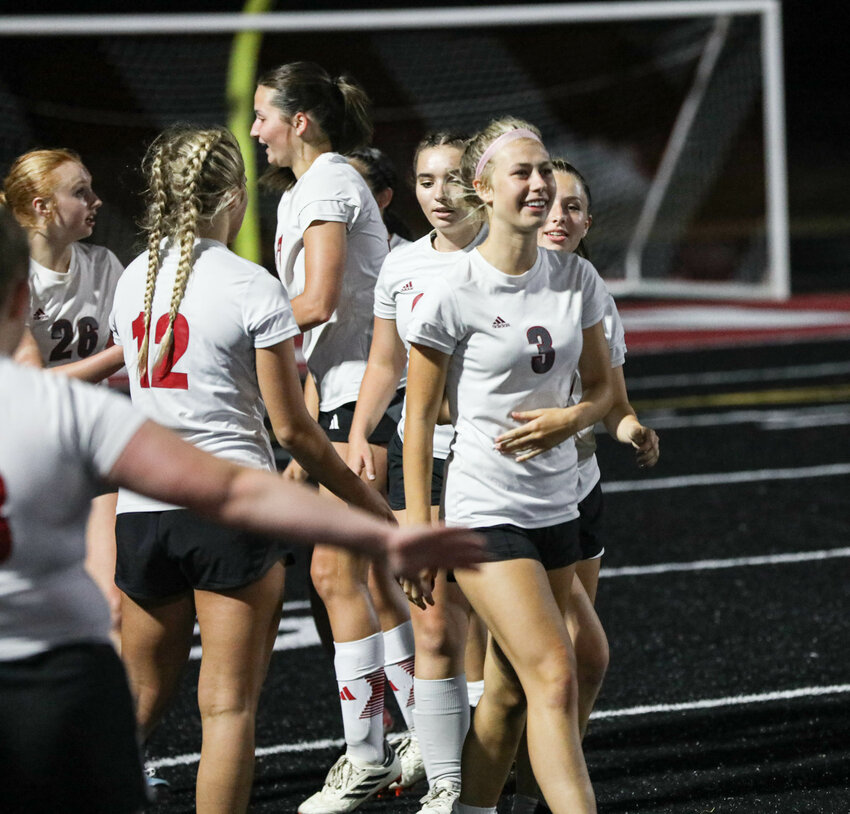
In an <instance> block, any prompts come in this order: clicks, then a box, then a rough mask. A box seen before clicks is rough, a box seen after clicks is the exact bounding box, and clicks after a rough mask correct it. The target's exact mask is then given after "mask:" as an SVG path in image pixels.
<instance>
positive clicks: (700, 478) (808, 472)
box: [602, 463, 850, 494]
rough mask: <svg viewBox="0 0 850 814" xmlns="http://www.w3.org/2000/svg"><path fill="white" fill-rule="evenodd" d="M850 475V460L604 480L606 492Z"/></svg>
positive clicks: (603, 489) (643, 490)
mask: <svg viewBox="0 0 850 814" xmlns="http://www.w3.org/2000/svg"><path fill="white" fill-rule="evenodd" d="M839 475H850V463H838V464H826V465H825V466H801V467H797V468H786V469H753V470H750V471H745V472H716V473H707V474H705V475H679V476H677V477H672V478H652V480H645V481H638V480H621V481H608V482H607V483H606V482H605V481H604V480H603V481H602V491H603V492H604V493H605V494H613V493H615V492H648V491H655V490H658V489H681V488H683V487H685V486H721V485H724V484H730V483H755V482H757V481H763V480H799V479H801V478H832V477H836V476H839Z"/></svg>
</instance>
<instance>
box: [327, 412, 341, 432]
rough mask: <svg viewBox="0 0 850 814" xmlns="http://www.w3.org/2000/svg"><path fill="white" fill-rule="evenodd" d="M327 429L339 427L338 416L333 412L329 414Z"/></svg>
mask: <svg viewBox="0 0 850 814" xmlns="http://www.w3.org/2000/svg"><path fill="white" fill-rule="evenodd" d="M328 429H329V430H338V429H339V416H338V415H337V414H336V413H334V414H333V415H332V416H331V423H330V424H329V425H328Z"/></svg>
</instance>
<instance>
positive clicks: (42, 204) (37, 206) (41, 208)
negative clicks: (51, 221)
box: [32, 198, 51, 218]
mask: <svg viewBox="0 0 850 814" xmlns="http://www.w3.org/2000/svg"><path fill="white" fill-rule="evenodd" d="M32 210H33V212H35V214H36V216H37V217H40V218H49V217H50V214H51V208H50V198H33V199H32Z"/></svg>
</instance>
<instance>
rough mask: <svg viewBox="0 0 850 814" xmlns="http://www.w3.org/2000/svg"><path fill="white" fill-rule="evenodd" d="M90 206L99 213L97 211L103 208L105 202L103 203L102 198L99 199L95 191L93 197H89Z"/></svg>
mask: <svg viewBox="0 0 850 814" xmlns="http://www.w3.org/2000/svg"><path fill="white" fill-rule="evenodd" d="M89 206H90V207H91V209H92V211H94V212H97V210H98V209H100V207H101V206H103V201H101V200H100V198H98V197H97V194H96V193H95V192H94V191H93V190H92V193H91V195H90V196H89Z"/></svg>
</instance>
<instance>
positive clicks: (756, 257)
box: [0, 0, 790, 299]
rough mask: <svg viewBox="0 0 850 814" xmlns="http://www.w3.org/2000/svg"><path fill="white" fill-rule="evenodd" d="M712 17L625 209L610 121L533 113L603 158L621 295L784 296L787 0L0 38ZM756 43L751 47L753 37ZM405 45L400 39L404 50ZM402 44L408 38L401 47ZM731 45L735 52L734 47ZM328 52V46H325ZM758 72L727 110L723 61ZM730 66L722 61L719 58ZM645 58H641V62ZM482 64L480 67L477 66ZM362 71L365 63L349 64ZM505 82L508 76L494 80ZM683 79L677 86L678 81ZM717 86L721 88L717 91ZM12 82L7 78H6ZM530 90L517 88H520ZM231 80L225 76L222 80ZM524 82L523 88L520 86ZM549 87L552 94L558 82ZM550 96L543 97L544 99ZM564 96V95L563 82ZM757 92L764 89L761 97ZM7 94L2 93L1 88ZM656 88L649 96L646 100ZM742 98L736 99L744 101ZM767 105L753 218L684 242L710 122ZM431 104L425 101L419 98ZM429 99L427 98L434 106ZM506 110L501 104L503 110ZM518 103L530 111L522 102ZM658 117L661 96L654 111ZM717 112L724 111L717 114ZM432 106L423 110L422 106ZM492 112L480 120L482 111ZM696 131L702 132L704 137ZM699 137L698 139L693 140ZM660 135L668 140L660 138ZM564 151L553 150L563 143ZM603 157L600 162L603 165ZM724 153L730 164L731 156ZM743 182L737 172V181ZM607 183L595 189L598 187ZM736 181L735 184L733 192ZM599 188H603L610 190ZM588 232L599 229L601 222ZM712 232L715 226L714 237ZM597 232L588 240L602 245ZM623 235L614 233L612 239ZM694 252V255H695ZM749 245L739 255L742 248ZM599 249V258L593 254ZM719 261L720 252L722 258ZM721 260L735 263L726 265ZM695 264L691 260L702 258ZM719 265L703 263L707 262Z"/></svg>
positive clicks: (111, 27) (110, 19) (222, 22)
mask: <svg viewBox="0 0 850 814" xmlns="http://www.w3.org/2000/svg"><path fill="white" fill-rule="evenodd" d="M742 18H747V19H755V20H757V23H758V24H757V34H755V35H754V37H753V42H754V45H752V46H751V47H752V48H754V49H756V50H755V51H754V54H755V59H756V61H755V62H752V63H747V64H746V65H745V66H743V67H742V65H743V63H741V64H739V65H738V66H737V67H735V66H734V65H733V66H731V67H728V69H727V68H724V67H723V64H724V60H725V61H726V62H727V63H728V62H729V60H730V59H731V58H732V57H734V52H735V51H736V49H740V48H741V47H742V46H740V45H739V44H738V43H737V41H734V42H733V41H732V40H731V39H730V29H731V26H732V25H733V23H735V22H736V21H738V20H739V19H742ZM695 19H700V20H703V21H705V23H706V25H705V29H704V31H703V30H702V29H701V30H700V31H699V32H698V38H699V39H698V40H695V41H697V42H698V43H699V44H698V45H697V46H693V45H691V46H689V48H690V50H691V51H693V52H694V63H693V67H692V68H690V67H689V68H688V69H687V71H686V72H683V73H682V76H686V77H687V81H686V82H685V81H680V80H679V78H678V75H677V80H676V83H675V84H676V88H677V91H680V92H681V96H680V100H679V101H678V102H677V105H678V109H677V110H676V111H675V115H672V121H671V125H672V126H671V127H670V128H669V129H668V131H667V132H666V134H665V135H664V137H663V138H658V139H657V140H658V141H659V143H660V145H661V146H660V150H659V154H658V156H656V157H654V158H653V159H652V161H651V162H645V163H651V166H649V167H648V168H645V169H646V172H645V175H644V176H643V177H642V179H641V184H640V191H639V193H638V192H637V191H635V190H633V198H634V200H633V201H632V202H631V204H630V209H629V210H628V212H625V210H624V213H623V214H622V215H617V216H615V215H614V214H612V215H611V216H610V217H605V212H606V207H609V206H610V205H611V201H610V198H611V197H612V196H613V194H614V191H616V187H617V183H618V181H617V178H616V177H615V176H613V175H612V176H611V178H610V179H606V178H602V183H601V184H597V180H596V179H597V177H602V173H604V172H605V171H606V165H607V164H610V163H611V162H610V160H609V159H610V154H601V155H597V156H596V159H594V157H593V155H592V153H593V150H594V149H595V150H596V151H597V153H598V151H599V150H600V149H604V148H600V147H599V145H600V144H603V143H604V142H605V134H604V133H602V132H600V133H594V134H592V136H591V137H590V138H586V139H585V142H586V143H585V144H584V146H581V145H579V146H576V148H575V152H573V143H572V142H571V140H570V134H565V133H561V132H557V129H556V127H555V125H554V124H550V125H548V126H547V122H546V120H545V118H544V121H538V120H537V118H535V117H534V116H533V115H532V116H527V117H528V118H530V119H531V120H532V121H534V122H535V123H536V124H539V125H540V126H541V129H542V130H543V132H544V137H545V139H546V141H547V144H548V143H550V139H551V144H552V146H553V147H555V146H557V151H558V152H559V154H566V155H567V157H568V158H572V156H573V155H579V156H581V157H582V161H581V162H579V161H578V160H576V161H575V162H574V163H577V164H579V165H580V168H581V169H582V170H583V171H584V168H585V167H593V168H594V169H593V170H591V171H588V172H587V173H585V174H587V175H588V176H589V180H590V181H591V186H592V187H594V191H595V192H597V196H596V197H597V200H595V201H594V215H595V216H596V217H595V226H594V230H597V231H598V232H599V234H600V238H599V256H600V261H599V262H598V263H597V265H599V266H600V271H602V273H603V274H604V276H605V277H606V280H607V282H608V284H609V287H610V288H611V290H612V292H613V293H615V294H628V295H638V296H658V297H705V298H709V297H714V298H753V299H784V298H787V297H788V296H789V294H790V272H789V250H788V215H787V180H786V159H785V121H784V116H785V114H784V88H783V67H782V37H781V7H780V3H779V2H778V0H693V2H680V1H679V0H670V2H593V3H570V4H566V3H564V4H551V5H550V4H530V5H515V6H490V7H484V6H480V7H449V8H443V7H439V8H433V9H416V10H412V9H396V10H383V11H374V10H373V11H369V10H351V11H327V12H267V13H262V14H239V13H192V14H179V13H177V14H165V15H163V14H158V15H153V14H104V15H73V16H69V15H63V16H49V15H38V16H28V15H16V16H0V41H2V40H3V39H5V38H14V37H18V38H35V37H38V38H44V37H77V36H89V37H91V36H105V37H110V38H112V37H137V38H138V37H152V36H156V35H171V36H174V35H179V36H189V35H211V34H235V33H238V32H245V31H253V32H263V33H264V34H265V35H269V36H271V35H275V34H293V33H318V32H328V33H331V32H337V33H338V32H362V36H367V33H366V32H368V34H369V35H371V34H376V33H378V32H416V31H421V32H433V31H435V30H442V31H467V32H470V31H471V32H479V31H482V30H485V29H486V30H489V29H493V30H501V31H504V30H506V29H519V28H524V27H533V26H546V27H553V26H560V27H563V29H564V31H567V30H570V31H573V30H575V28H576V27H578V26H591V25H593V24H600V23H612V22H622V23H624V24H629V23H649V22H652V21H673V20H683V21H686V20H695ZM747 47H750V46H747ZM396 50H397V51H399V49H396ZM401 51H402V52H403V49H401ZM730 53H731V55H732V57H730ZM317 61H320V62H321V57H317ZM753 65H755V66H756V67H757V69H758V71H759V72H760V76H759V77H758V80H757V87H756V86H754V87H753V88H748V89H747V90H746V95H747V99H746V100H741V101H740V102H730V104H729V106H728V109H729V110H730V111H733V112H729V113H726V112H724V110H726V108H724V107H723V105H724V100H725V99H726V97H728V96H729V95H730V93H731V91H730V90H729V89H728V88H729V87H731V85H728V84H727V85H724V84H723V82H727V83H731V82H733V80H732V79H729V78H723V77H722V76H721V74H722V72H723V71H724V70H729V71H734V70H738V71H749V72H750V73H752V72H753V69H752V66H753ZM718 66H721V67H718ZM642 69H643V68H642ZM469 70H470V71H471V70H473V69H472V68H470V69H469ZM352 72H353V73H355V75H357V74H356V72H354V71H352ZM496 84H497V85H498V84H499V83H498V82H496ZM504 84H505V82H504V79H502V82H501V85H499V87H500V89H501V96H499V95H498V94H496V93H495V92H494V97H493V98H494V100H495V102H494V105H495V104H496V103H498V105H503V104H507V101H506V100H507V99H509V98H510V94H508V93H505V92H504V91H505V87H504ZM680 86H681V87H680ZM716 87H719V90H715V88H716ZM368 89H369V87H368V85H367V90H368ZM0 90H2V87H0ZM520 90H521V89H520ZM222 93H224V89H223V88H222ZM515 95H521V93H520V92H517V93H516V94H515ZM550 96H552V94H551V93H550ZM548 98H549V97H547V99H548ZM552 98H555V99H559V98H561V97H558V96H557V95H555V96H554V97H552ZM752 100H755V102H753V101H752ZM0 101H2V100H0ZM650 102H651V98H650V99H648V100H647V105H649V104H650ZM736 104H737V105H738V107H740V110H738V109H737V108H735V105H736ZM751 104H757V106H758V107H759V108H760V109H759V110H758V111H757V116H758V119H759V125H758V126H759V128H760V134H759V138H760V140H761V144H760V149H759V155H758V162H759V163H760V164H761V166H760V167H759V168H758V170H757V171H755V170H754V171H753V173H752V174H753V176H754V177H756V178H757V183H759V184H760V185H761V189H760V190H759V191H758V195H755V194H754V193H752V191H750V192H747V193H745V195H749V196H750V197H753V198H754V199H755V198H758V197H760V198H761V201H760V205H761V207H762V209H761V211H760V212H759V213H758V214H757V216H754V217H752V218H750V220H751V221H752V223H753V225H752V227H751V229H750V232H748V234H747V235H746V236H740V235H739V236H738V237H737V238H736V239H737V243H738V248H737V249H736V250H735V251H734V252H733V251H732V250H727V249H724V248H723V247H722V245H721V244H722V237H718V236H717V232H718V228H719V227H717V226H716V225H707V226H703V227H700V228H699V229H697V230H696V232H697V233H698V242H699V243H700V245H699V246H697V247H690V248H687V249H683V246H684V245H685V243H686V240H689V239H690V235H691V234H692V233H694V226H693V223H694V220H695V219H696V218H697V215H698V213H699V210H700V209H701V208H703V209H704V208H706V207H710V206H711V205H712V203H713V201H714V200H715V198H716V197H717V195H718V192H717V188H718V184H719V183H720V184H722V180H723V174H724V172H729V171H728V169H724V167H728V154H729V153H730V152H731V153H734V152H735V151H736V150H737V149H738V148H737V146H736V145H735V144H734V143H732V142H731V141H730V139H731V136H729V137H727V135H726V134H725V133H724V135H723V137H722V138H717V139H715V140H714V141H716V144H715V146H714V148H711V147H708V148H706V143H707V142H710V141H712V139H711V138H706V134H709V135H712V130H713V129H714V128H716V129H717V131H718V132H719V131H721V130H724V129H729V130H730V131H731V130H734V129H735V128H737V127H740V126H742V125H741V122H742V121H743V120H744V118H745V117H747V116H749V117H750V119H752V118H753V116H754V115H756V114H753V113H752V112H751V110H750V107H747V105H751ZM423 106H425V105H424V103H423ZM425 107H427V106H425ZM504 112H509V111H506V110H503V109H501V107H499V109H494V110H493V114H494V115H500V114H502V113H504ZM520 115H522V114H521V113H520ZM647 115H648V116H652V111H651V109H648V111H647ZM718 116H719V117H721V118H720V119H718V118H717V117H718ZM426 119H427V117H426ZM485 122H486V119H485V121H482V122H481V124H483V123H485ZM697 135H699V138H697ZM695 141H700V146H699V147H698V148H697V149H696V151H695V148H694V146H693V145H694V142H695ZM661 142H663V144H662V143H661ZM554 151H555V150H553V152H554ZM594 161H597V162H598V166H599V169H598V170H597V169H595V167H596V164H595V163H594ZM724 162H725V163H724ZM733 186H734V184H733ZM600 187H601V189H602V191H603V194H602V195H599V194H598V193H599V189H600ZM730 194H732V193H730ZM600 198H601V200H600ZM606 231H608V232H609V237H610V234H611V233H613V232H614V231H616V232H617V240H616V241H609V243H611V245H609V244H608V243H606V240H605V232H606ZM591 236H592V237H594V240H595V239H596V237H595V234H594V232H593V231H592V232H591ZM707 236H708V237H707ZM594 240H591V250H592V251H595V246H596V244H595V243H594ZM614 244H616V246H615V245H614ZM712 253H713V254H714V255H718V256H719V255H723V258H724V260H723V263H720V262H719V261H718V264H717V265H716V267H718V268H719V267H720V266H721V265H722V267H723V270H722V272H717V273H715V272H714V271H713V269H714V268H715V266H712V264H711V262H707V261H706V260H705V257H706V256H707V255H711V254H712ZM732 254H736V258H735V259H734V260H732V259H728V258H729V257H731V255H732ZM695 257H696V258H697V262H696V263H693V264H692V265H689V263H690V260H689V259H693V258H695ZM742 258H743V259H742ZM594 260H596V257H595V256H594ZM712 262H713V261H712ZM724 264H725V265H724ZM694 266H695V267H696V268H697V270H696V271H693V267H694ZM707 267H708V268H710V269H711V270H710V271H709V272H708V273H707V274H705V275H702V274H701V271H700V269H703V268H707Z"/></svg>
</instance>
